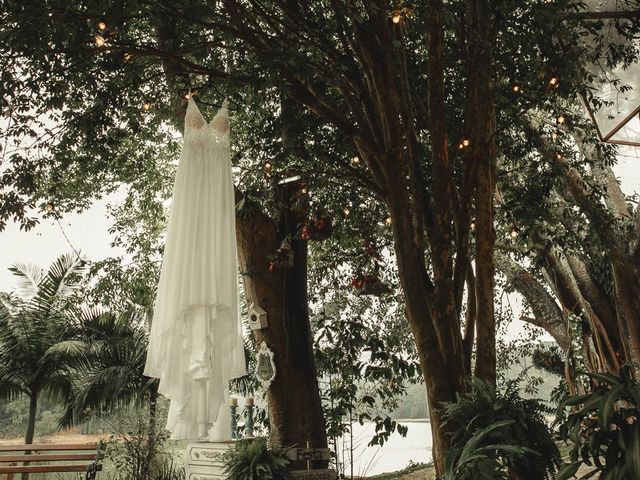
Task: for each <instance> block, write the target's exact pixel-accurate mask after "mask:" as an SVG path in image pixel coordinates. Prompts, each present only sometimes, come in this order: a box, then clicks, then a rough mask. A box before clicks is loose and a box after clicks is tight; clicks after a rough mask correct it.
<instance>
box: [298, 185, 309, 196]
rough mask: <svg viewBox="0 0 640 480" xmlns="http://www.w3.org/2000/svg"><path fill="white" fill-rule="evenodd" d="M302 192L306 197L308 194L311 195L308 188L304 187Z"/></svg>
mask: <svg viewBox="0 0 640 480" xmlns="http://www.w3.org/2000/svg"><path fill="white" fill-rule="evenodd" d="M300 191H301V192H302V194H303V195H306V194H307V193H309V189H308V188H307V187H302V189H301V190H300Z"/></svg>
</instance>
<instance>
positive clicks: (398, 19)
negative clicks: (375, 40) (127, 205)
mask: <svg viewBox="0 0 640 480" xmlns="http://www.w3.org/2000/svg"><path fill="white" fill-rule="evenodd" d="M400 20H402V17H401V16H400V14H399V13H396V14H395V15H394V16H393V18H392V19H391V21H392V22H393V23H395V24H396V25H397V24H398V23H400Z"/></svg>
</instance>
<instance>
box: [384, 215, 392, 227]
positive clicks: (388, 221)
mask: <svg viewBox="0 0 640 480" xmlns="http://www.w3.org/2000/svg"><path fill="white" fill-rule="evenodd" d="M384 223H386V224H387V225H391V224H392V223H393V220H392V219H391V215H389V216H388V217H387V218H386V220H385V221H384Z"/></svg>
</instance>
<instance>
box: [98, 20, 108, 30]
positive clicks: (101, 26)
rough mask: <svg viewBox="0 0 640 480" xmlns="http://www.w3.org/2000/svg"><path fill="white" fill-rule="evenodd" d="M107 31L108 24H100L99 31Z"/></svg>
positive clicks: (102, 22) (103, 22)
mask: <svg viewBox="0 0 640 480" xmlns="http://www.w3.org/2000/svg"><path fill="white" fill-rule="evenodd" d="M106 29H107V24H106V22H105V21H100V22H98V30H102V31H105V30H106Z"/></svg>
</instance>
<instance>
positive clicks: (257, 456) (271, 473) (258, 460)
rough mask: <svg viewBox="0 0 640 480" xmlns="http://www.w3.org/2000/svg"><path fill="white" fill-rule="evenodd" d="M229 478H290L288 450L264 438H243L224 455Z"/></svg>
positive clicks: (267, 479) (264, 479) (255, 479)
mask: <svg viewBox="0 0 640 480" xmlns="http://www.w3.org/2000/svg"><path fill="white" fill-rule="evenodd" d="M223 462H224V464H225V473H226V474H227V476H228V480H289V479H291V473H290V472H289V470H288V468H287V467H288V466H289V463H290V460H289V459H288V458H287V450H286V449H279V448H273V447H271V448H270V447H269V445H268V444H267V441H266V440H265V439H262V438H256V439H251V440H242V441H240V442H237V443H236V445H235V447H234V448H232V449H230V450H229V451H228V452H226V453H225V454H224V455H223Z"/></svg>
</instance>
